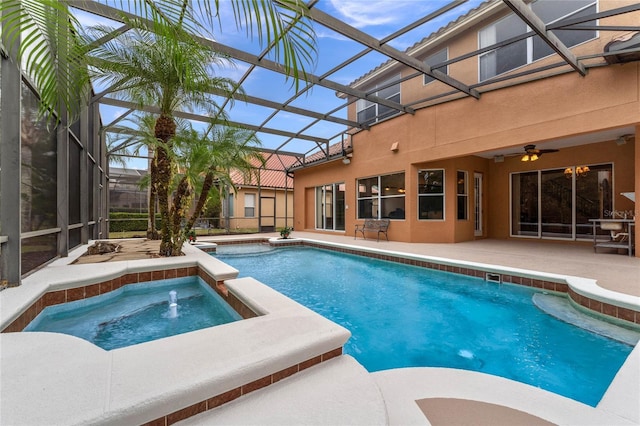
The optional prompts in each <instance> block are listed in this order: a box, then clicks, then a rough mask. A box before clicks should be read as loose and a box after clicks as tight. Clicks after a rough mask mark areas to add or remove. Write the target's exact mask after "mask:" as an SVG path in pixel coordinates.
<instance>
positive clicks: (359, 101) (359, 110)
mask: <svg viewBox="0 0 640 426" xmlns="http://www.w3.org/2000/svg"><path fill="white" fill-rule="evenodd" d="M401 79H402V75H401V74H397V75H395V76H393V77H390V78H388V79H386V80H385V81H383V82H381V83H379V84H376V85H375V86H374V87H372V89H375V91H374V92H372V93H374V94H375V96H379V95H378V93H379V92H380V89H378V88H379V87H384V86H387V85H389V84H390V83H394V85H395V84H397V85H398V91H397V92H394V93H393V95H391V96H388V97H386V98H384V99H390V98H392V97H394V96H396V95H399V96H400V101H402V84H401V82H400V80H401ZM395 80H398V82H397V83H395ZM386 88H388V87H386ZM381 90H384V89H381ZM363 103H365V104H366V103H371V105H366V106H365V107H364V108H360V105H361V104H363ZM371 107H373V108H375V111H376V112H375V120H374V121H372V123H378V122H379V121H382V120H385V119H386V118H388V117H385V118H382V119H381V118H379V117H378V115H379V107H380V105H379V104H378V103H376V102H371V101H369V100H367V99H358V101H356V120H357V118H358V114H359V113H360V112H361V111H364V110H366V109H367V108H371ZM399 112H400V111H397V113H399ZM393 115H396V114H395V113H394V114H393Z"/></svg>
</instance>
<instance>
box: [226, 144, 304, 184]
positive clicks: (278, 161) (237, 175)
mask: <svg viewBox="0 0 640 426" xmlns="http://www.w3.org/2000/svg"><path fill="white" fill-rule="evenodd" d="M262 156H263V157H264V159H265V160H266V162H265V165H264V167H263V168H262V167H261V168H260V169H259V172H258V173H257V174H256V173H255V172H254V173H252V174H251V175H250V176H245V175H244V174H243V173H241V172H239V171H238V170H232V171H231V179H232V180H233V183H234V184H235V185H247V186H258V182H259V183H260V186H262V187H264V188H279V189H284V188H285V187H286V188H287V189H293V178H291V177H289V178H286V179H285V170H287V169H289V168H291V167H292V166H294V165H295V164H301V163H300V161H299V157H296V156H293V155H286V154H276V153H273V154H271V153H266V152H263V153H262ZM254 165H255V167H256V168H257V167H260V163H259V162H258V161H255V162H254ZM258 176H259V181H258Z"/></svg>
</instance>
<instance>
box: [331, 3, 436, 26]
mask: <svg viewBox="0 0 640 426" xmlns="http://www.w3.org/2000/svg"><path fill="white" fill-rule="evenodd" d="M329 1H330V3H331V5H332V6H333V8H334V9H335V10H336V11H337V12H338V14H340V15H342V17H343V19H344V21H345V22H347V23H348V24H349V25H352V26H354V27H356V28H365V27H372V26H381V25H393V24H397V23H398V22H402V21H404V20H406V19H407V17H414V20H415V17H416V16H420V13H421V11H423V10H426V9H429V8H432V6H433V5H429V3H430V2H427V1H424V0H422V1H416V0H395V1H389V0H370V1H366V2H365V1H363V0H329ZM430 6H431V7H430Z"/></svg>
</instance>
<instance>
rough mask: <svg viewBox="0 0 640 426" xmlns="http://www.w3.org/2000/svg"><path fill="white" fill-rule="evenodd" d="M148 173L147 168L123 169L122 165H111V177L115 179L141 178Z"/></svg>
mask: <svg viewBox="0 0 640 426" xmlns="http://www.w3.org/2000/svg"><path fill="white" fill-rule="evenodd" d="M146 175H147V171H146V170H139V169H123V168H122V167H112V166H109V177H110V178H111V179H113V178H114V177H121V178H140V177H143V176H146Z"/></svg>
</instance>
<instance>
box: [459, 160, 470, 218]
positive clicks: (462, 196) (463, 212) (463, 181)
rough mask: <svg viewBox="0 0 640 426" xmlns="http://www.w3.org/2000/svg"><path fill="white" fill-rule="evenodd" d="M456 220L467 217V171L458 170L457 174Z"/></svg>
mask: <svg viewBox="0 0 640 426" xmlns="http://www.w3.org/2000/svg"><path fill="white" fill-rule="evenodd" d="M457 179H458V181H457V197H458V199H457V201H458V220H467V219H469V193H468V191H467V186H468V185H467V172H463V171H458V176H457Z"/></svg>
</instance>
